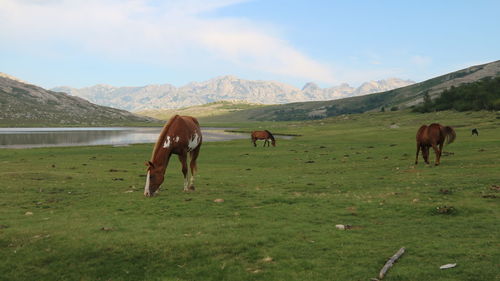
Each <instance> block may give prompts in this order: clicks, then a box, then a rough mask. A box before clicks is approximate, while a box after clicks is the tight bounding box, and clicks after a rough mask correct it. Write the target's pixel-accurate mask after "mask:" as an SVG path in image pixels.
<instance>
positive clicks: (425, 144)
mask: <svg viewBox="0 0 500 281" xmlns="http://www.w3.org/2000/svg"><path fill="white" fill-rule="evenodd" d="M456 136H457V135H456V134H455V130H453V128H452V127H449V126H446V127H445V126H442V125H440V124H437V123H432V124H430V125H429V126H427V125H422V126H421V127H420V129H418V132H417V137H416V138H417V156H416V158H415V164H418V153H419V151H420V149H422V155H423V157H424V161H425V163H427V164H429V149H430V147H431V146H432V148H433V149H434V152H435V153H436V161H435V163H436V166H437V165H439V160H440V159H441V153H442V152H443V144H444V141H445V140H446V139H448V140H447V142H446V144H450V143H452V142H453V141H454V140H455V138H456ZM438 146H439V147H438Z"/></svg>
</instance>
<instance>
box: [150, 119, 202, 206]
mask: <svg viewBox="0 0 500 281" xmlns="http://www.w3.org/2000/svg"><path fill="white" fill-rule="evenodd" d="M201 142H202V136H201V130H200V124H199V123H198V120H196V118H194V117H191V116H179V115H175V116H174V117H172V118H170V120H169V121H168V123H167V124H165V126H164V127H163V130H162V131H161V133H160V136H159V137H158V141H157V142H156V144H155V146H154V149H153V154H152V156H151V160H150V161H148V162H146V166H148V169H147V176H146V186H145V187H144V195H145V196H147V197H149V196H154V195H155V193H156V191H157V190H158V189H159V188H160V185H161V184H162V183H163V180H164V175H165V170H166V169H167V166H168V161H169V160H170V156H172V154H177V155H178V156H179V161H181V163H182V173H183V174H184V191H189V190H194V185H193V181H194V173H195V172H196V159H197V158H198V154H199V153H200V147H201ZM188 158H191V161H190V163H189V166H190V169H191V177H190V178H189V179H188V166H187V162H188Z"/></svg>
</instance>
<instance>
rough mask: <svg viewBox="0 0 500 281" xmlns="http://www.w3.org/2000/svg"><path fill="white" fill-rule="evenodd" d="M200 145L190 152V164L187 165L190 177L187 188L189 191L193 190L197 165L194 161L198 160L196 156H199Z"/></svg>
mask: <svg viewBox="0 0 500 281" xmlns="http://www.w3.org/2000/svg"><path fill="white" fill-rule="evenodd" d="M200 148H201V145H199V146H198V147H197V148H195V149H194V150H193V151H191V152H190V154H191V162H190V163H189V168H191V177H190V178H189V184H188V188H189V190H194V174H195V173H196V169H197V165H196V159H198V154H200Z"/></svg>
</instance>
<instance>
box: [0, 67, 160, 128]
mask: <svg viewBox="0 0 500 281" xmlns="http://www.w3.org/2000/svg"><path fill="white" fill-rule="evenodd" d="M157 121H158V120H155V119H152V118H149V117H143V116H138V115H135V114H132V113H130V112H127V111H125V110H120V109H116V108H111V107H105V106H100V105H96V104H93V103H90V102H88V101H87V100H85V99H82V98H79V97H75V96H71V95H68V94H65V93H60V92H53V91H50V90H46V89H43V88H41V87H38V86H35V85H31V84H28V83H25V82H23V81H22V80H20V79H17V78H15V77H12V76H9V75H7V74H4V73H0V126H33V125H34V126H49V125H50V126H63V125H71V126H75V125H85V126H98V125H99V126H100V125H127V124H132V123H141V124H144V123H151V122H157Z"/></svg>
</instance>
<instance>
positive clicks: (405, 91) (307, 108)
mask: <svg viewBox="0 0 500 281" xmlns="http://www.w3.org/2000/svg"><path fill="white" fill-rule="evenodd" d="M498 76H500V61H495V62H492V63H487V64H482V65H477V66H472V67H469V68H465V69H461V70H458V71H455V72H452V73H448V74H445V75H441V76H438V77H435V78H432V79H429V80H426V81H423V82H420V83H416V84H412V85H409V86H406V87H402V88H398V89H394V90H390V91H385V92H381V93H375V94H370V95H364V96H357V97H349V98H344V99H338V100H329V101H313V102H298V103H290V104H283V105H271V106H265V107H260V108H254V109H248V110H243V111H239V112H235V113H230V114H228V115H223V116H219V117H213V118H209V119H207V120H206V121H212V122H224V121H225V120H238V121H245V120H260V121H262V120H274V121H285V120H306V119H317V118H324V117H328V116H336V115H341V114H351V113H361V112H366V111H378V110H380V109H381V108H382V107H384V108H386V109H387V110H389V109H390V108H394V109H395V108H398V109H404V108H409V107H411V106H415V105H417V104H420V103H422V101H423V96H424V94H425V93H428V94H429V96H430V97H431V99H435V98H437V97H438V96H439V95H440V94H441V93H442V92H443V91H444V90H446V89H448V88H451V87H452V86H454V87H457V86H459V85H462V84H467V83H471V82H475V81H479V80H481V79H483V78H486V77H498Z"/></svg>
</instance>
